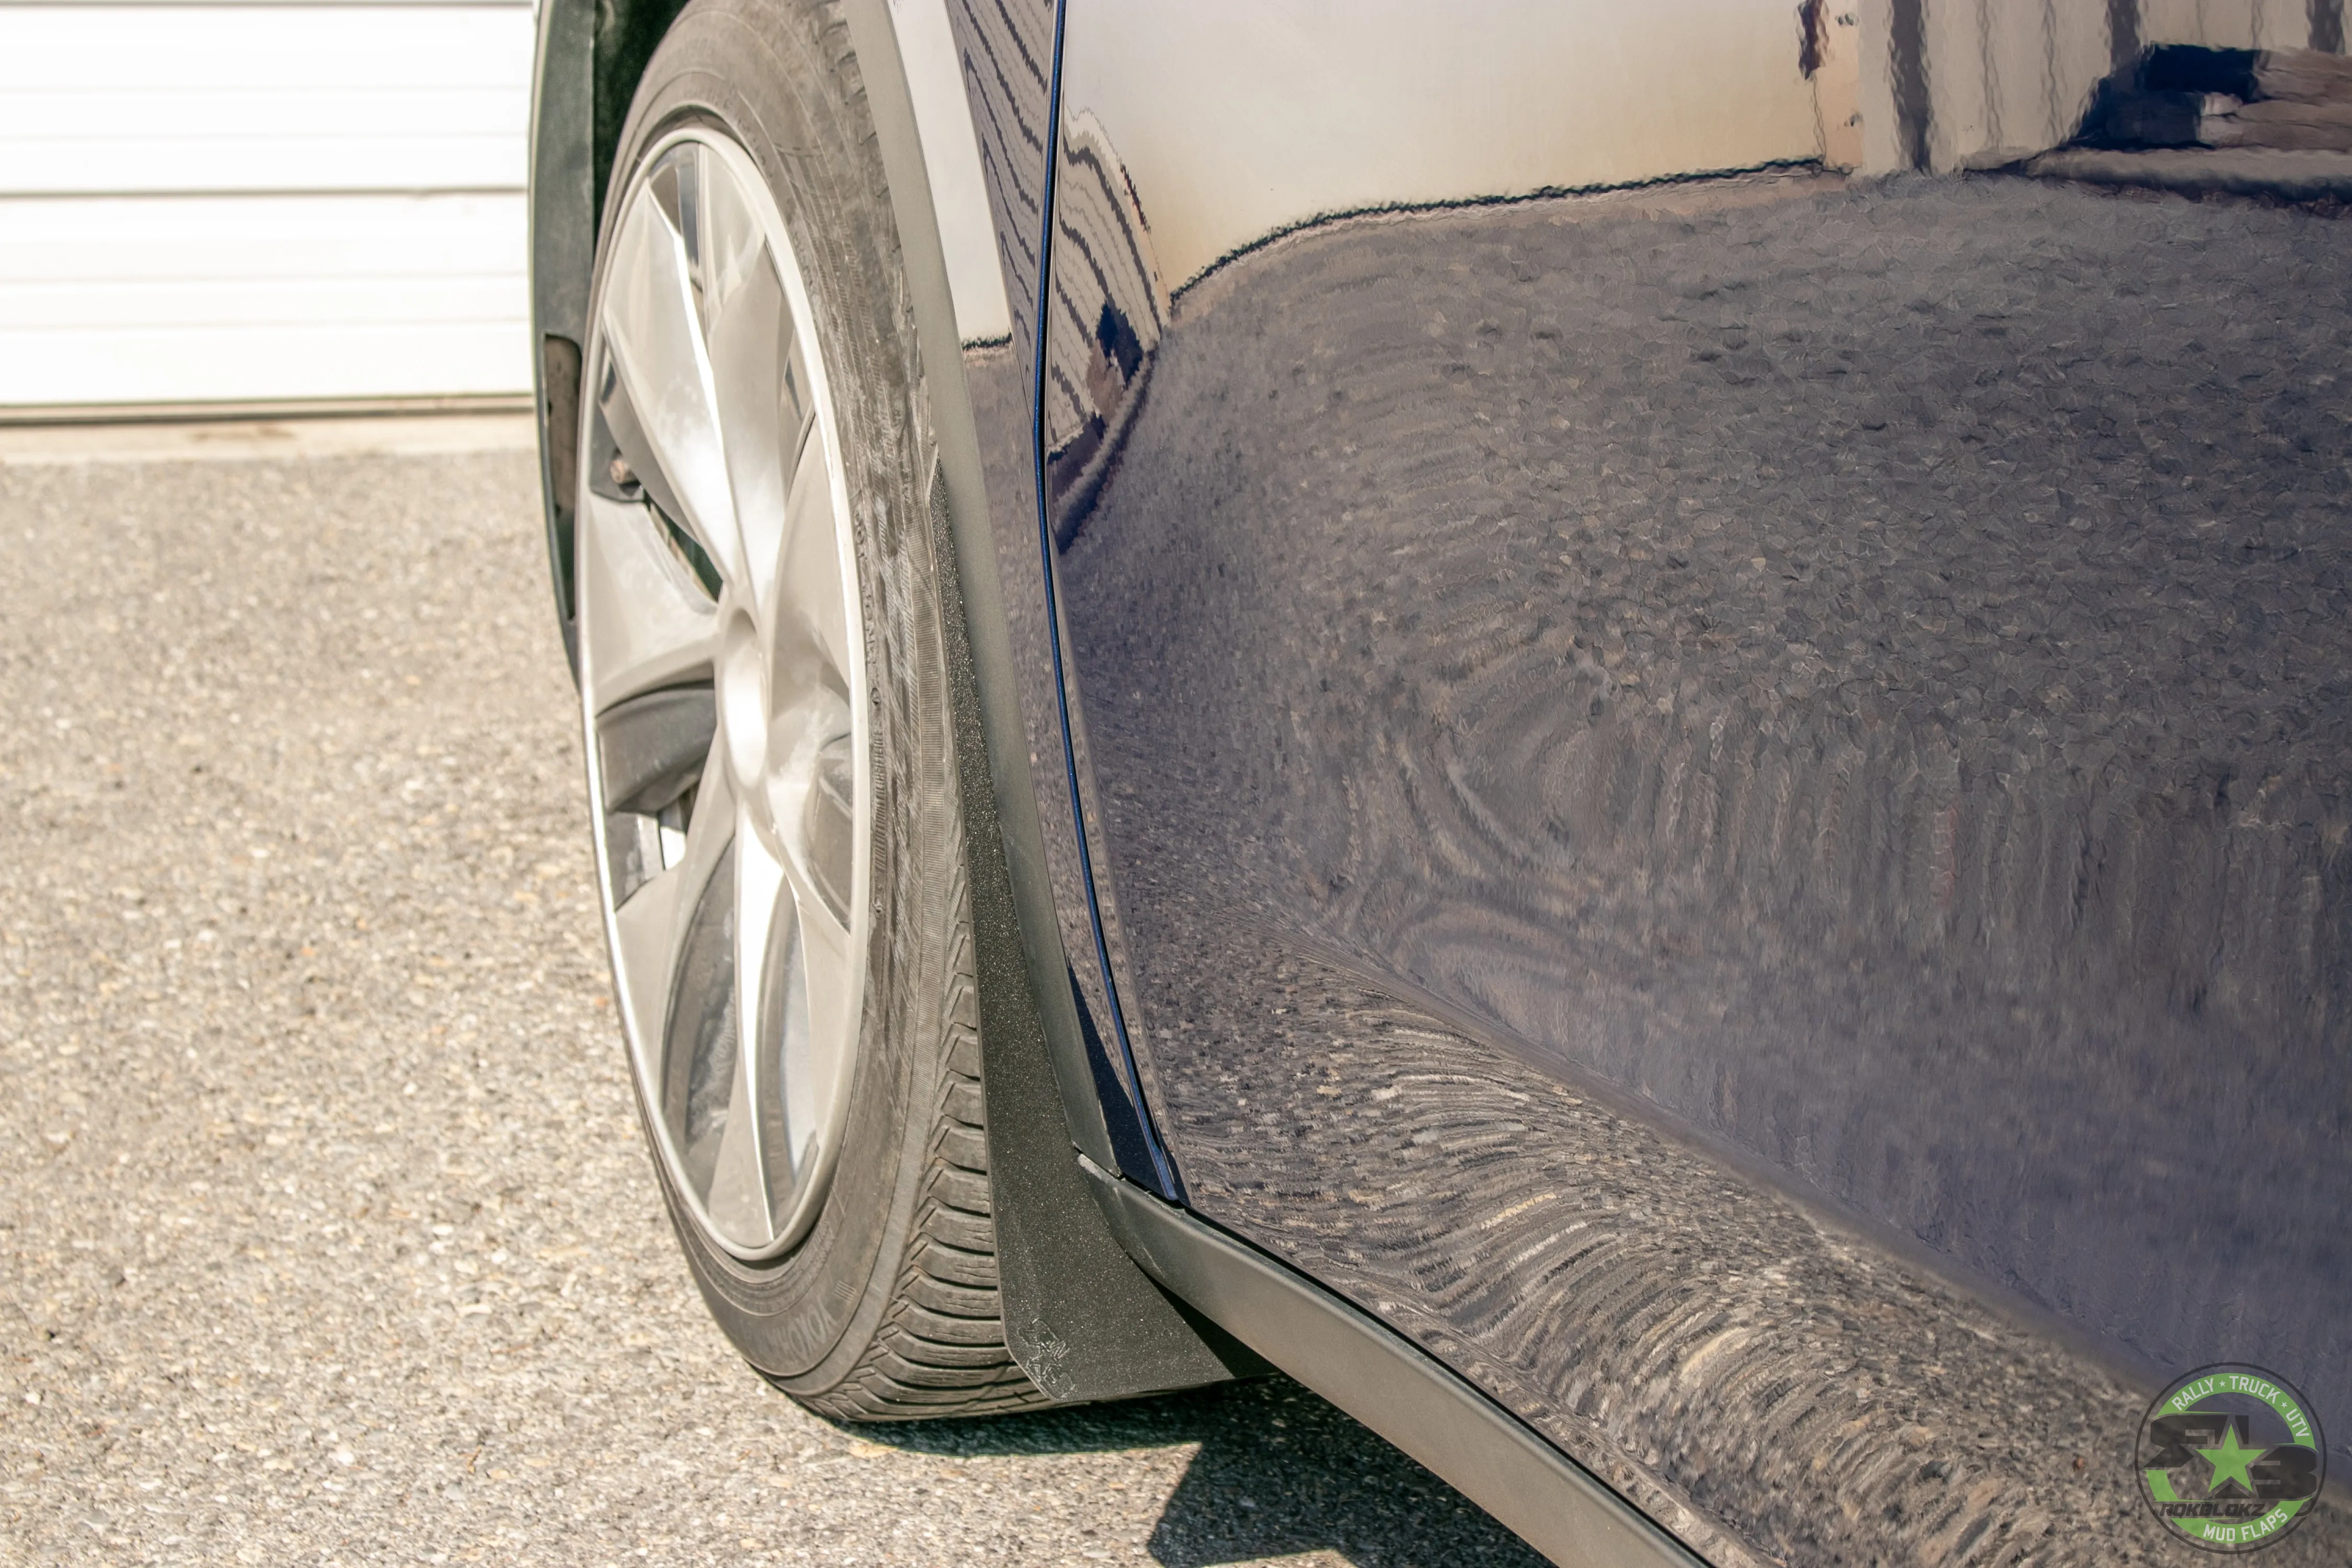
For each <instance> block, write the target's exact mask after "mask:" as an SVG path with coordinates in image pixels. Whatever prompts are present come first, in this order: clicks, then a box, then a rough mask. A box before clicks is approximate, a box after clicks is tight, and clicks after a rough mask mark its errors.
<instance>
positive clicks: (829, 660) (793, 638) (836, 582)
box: [775, 431, 851, 701]
mask: <svg viewBox="0 0 2352 1568" xmlns="http://www.w3.org/2000/svg"><path fill="white" fill-rule="evenodd" d="M824 440H825V437H824V432H823V431H811V432H810V433H809V437H808V439H807V440H806V441H805V442H804V443H803V445H802V447H801V451H800V456H799V458H798V460H797V462H796V463H795V464H794V467H793V488H792V493H791V496H790V499H789V500H787V502H786V506H785V513H784V530H785V539H784V554H783V560H782V570H781V572H780V573H779V579H780V580H779V583H778V596H779V601H780V602H779V603H778V605H777V608H776V617H775V620H776V630H775V650H776V652H775V658H776V662H777V666H778V668H777V675H778V678H779V679H778V685H777V693H778V697H779V700H780V701H793V700H798V699H799V698H800V697H801V696H802V695H803V694H804V693H805V692H807V691H809V690H810V689H813V688H814V687H815V686H817V685H820V684H821V685H824V686H826V687H830V688H831V689H833V690H835V691H836V692H838V693H840V694H841V695H842V696H844V697H846V696H847V695H848V694H849V677H848V671H849V669H850V668H851V653H850V647H849V609H848V605H847V604H846V603H845V599H844V597H843V594H842V586H843V577H842V570H841V535H840V525H839V518H838V514H837V513H836V512H835V498H834V493H833V477H832V472H831V465H830V464H829V463H827V462H826V460H825V451H824Z"/></svg>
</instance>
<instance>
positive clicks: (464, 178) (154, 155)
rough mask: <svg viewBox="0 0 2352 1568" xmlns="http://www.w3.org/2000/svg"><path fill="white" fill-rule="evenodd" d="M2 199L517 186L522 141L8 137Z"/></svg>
mask: <svg viewBox="0 0 2352 1568" xmlns="http://www.w3.org/2000/svg"><path fill="white" fill-rule="evenodd" d="M0 159H5V160H6V163H5V168H6V170H7V173H6V174H5V177H0V195H65V194H68V193H79V192H90V191H95V192H109V193H113V192H138V193H142V194H143V193H148V192H156V193H173V192H213V191H232V192H243V191H371V190H374V191H420V190H465V189H468V188H473V189H483V188H507V189H511V188H513V187H515V186H517V185H520V184H522V182H523V179H524V177H525V174H526V173H527V171H528V169H529V166H530V159H529V153H528V152H527V150H526V148H525V145H524V141H523V138H522V136H521V135H520V133H518V134H515V135H511V136H436V135H429V134H427V135H410V136H343V135H324V134H321V135H312V136H268V137H263V136H249V137H238V136H214V137H206V136H189V137H184V138H181V139H179V140H176V141H163V140H160V139H159V140H156V141H153V142H146V141H135V140H132V139H130V138H123V139H120V140H116V141H99V140H96V139H90V138H84V139H78V140H63V139H48V138H31V137H26V138H16V139H10V138H5V137H0Z"/></svg>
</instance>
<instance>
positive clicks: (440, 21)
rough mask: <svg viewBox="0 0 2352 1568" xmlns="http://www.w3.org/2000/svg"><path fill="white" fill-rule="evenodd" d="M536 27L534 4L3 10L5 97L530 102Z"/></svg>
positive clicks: (0, 77)
mask: <svg viewBox="0 0 2352 1568" xmlns="http://www.w3.org/2000/svg"><path fill="white" fill-rule="evenodd" d="M531 26H532V24H531V12H530V5H527V4H524V5H8V6H5V7H0V46H5V48H0V90H14V89H18V88H33V89H43V90H58V89H68V90H69V89H75V88H80V87H87V88H89V89H91V90H92V91H93V92H99V93H112V94H118V95H121V96H123V97H132V96H135V95H137V94H139V93H142V92H147V91H153V90H157V89H164V90H172V89H209V90H211V91H213V92H215V93H218V94H220V95H222V96H230V95H234V94H236V93H239V92H245V91H248V90H251V89H256V88H260V89H269V88H277V87H284V86H288V85H289V84H299V85H303V86H308V87H314V88H385V87H419V88H452V87H488V88H504V89H521V90H525V91H527V90H528V89H529V85H530V46H531Z"/></svg>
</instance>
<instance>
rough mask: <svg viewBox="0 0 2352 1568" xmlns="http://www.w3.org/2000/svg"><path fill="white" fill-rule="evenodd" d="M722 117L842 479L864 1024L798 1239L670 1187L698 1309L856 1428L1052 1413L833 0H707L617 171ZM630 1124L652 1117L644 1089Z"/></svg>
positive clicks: (679, 33)
mask: <svg viewBox="0 0 2352 1568" xmlns="http://www.w3.org/2000/svg"><path fill="white" fill-rule="evenodd" d="M688 123H699V124H701V125H704V126H706V127H710V128H713V129H716V130H719V131H721V132H725V133H726V134H727V135H728V136H729V137H730V138H731V139H732V140H734V141H735V142H738V143H740V145H741V146H742V147H743V148H744V149H745V150H746V151H747V152H748V153H750V154H751V158H752V160H753V162H754V163H756V164H757V166H758V167H759V170H760V172H761V175H762V177H763V178H764V179H765V180H766V182H767V184H768V186H769V188H770V190H771V191H772V194H773V195H774V197H775V199H776V202H777V204H778V206H779V208H780V210H781V211H782V215H783V217H784V221H785V224H786V226H787V227H788V229H789V230H790V232H791V234H792V236H793V247H794V249H795V251H796V252H797V254H798V257H799V261H800V266H801V268H802V271H803V276H804V279H805V282H806V284H807V286H808V290H809V294H810V296H811V301H812V304H813V306H814V312H815V315H816V318H817V328H818V335H819V337H820V340H821V349H822V352H823V353H824V361H825V365H826V371H827V375H828V379H829V380H830V382H831V384H832V385H833V387H834V389H835V416H836V417H837V420H838V422H839V427H840V434H841V437H842V447H843V448H844V451H845V466H846V468H847V469H848V484H849V492H850V507H851V511H852V513H853V517H854V531H855V534H856V553H857V578H858V590H859V593H860V595H861V596H862V601H863V605H864V618H865V626H866V661H867V670H868V680H869V683H870V689H871V690H872V691H873V693H874V694H875V701H876V706H875V710H874V713H873V733H874V735H875V737H876V743H875V744H874V747H873V758H874V772H875V776H874V779H873V789H874V795H873V798H874V800H875V802H876V808H875V812H874V823H875V828H874V839H875V841H874V846H873V858H874V897H875V910H874V921H873V930H874V932H875V937H874V940H873V942H871V944H870V954H869V961H868V969H867V976H866V987H867V989H866V995H867V997H868V998H869V1004H868V1005H867V1007H866V1013H865V1017H864V1024H863V1034H862V1037H861V1040H860V1045H859V1049H858V1053H857V1058H856V1067H855V1068H854V1076H853V1078H852V1080H851V1089H850V1099H849V1110H848V1112H847V1117H848V1123H847V1128H846V1131H845V1138H844V1142H843V1145H842V1152H841V1154H840V1156H839V1163H838V1164H837V1165H836V1167H835V1172H834V1176H833V1181H832V1185H831V1188H830V1190H829V1191H828V1193H827V1194H826V1195H825V1197H824V1201H823V1202H824V1206H823V1208H822V1210H821V1212H820V1213H819V1215H818V1216H817V1219H816V1221H815V1224H814V1226H813V1227H812V1228H811V1229H810V1230H809V1232H808V1234H807V1235H806V1237H805V1238H804V1239H803V1241H802V1242H801V1243H800V1244H799V1245H798V1246H796V1247H793V1249H792V1250H791V1251H789V1252H787V1253H786V1254H784V1255H783V1256H782V1258H778V1259H776V1260H775V1261H773V1262H772V1263H766V1264H747V1263H744V1262H742V1261H740V1260H739V1259H738V1258H734V1257H732V1256H731V1255H730V1254H729V1253H727V1252H726V1251H724V1250H722V1249H721V1248H719V1247H718V1246H716V1245H715V1244H714V1243H713V1242H712V1241H711V1240H710V1239H709V1237H705V1236H704V1235H703V1234H702V1233H701V1231H700V1229H699V1228H698V1225H697V1222H696V1221H695V1220H694V1218H693V1217H692V1215H691V1211H690V1209H689V1208H688V1205H686V1204H685V1203H684V1202H683V1201H682V1200H681V1197H680V1194H678V1192H677V1190H676V1188H675V1187H674V1186H673V1185H672V1184H671V1182H670V1179H669V1176H668V1173H667V1170H666V1168H665V1166H664V1163H663V1162H662V1161H661V1160H660V1159H658V1158H656V1160H655V1162H654V1163H655V1169H656V1172H657V1173H660V1175H661V1181H662V1186H663V1193H664V1196H665V1198H666V1199H667V1202H668V1205H669V1210H670V1217H671V1220H672V1222H673V1224H674V1225H675V1226H676V1227H677V1234H678V1237H679V1240H680V1242H681V1243H682V1245H683V1247H684V1249H685V1252H686V1256H687V1260H688V1264H689V1265H690V1266H691V1268H693V1271H694V1277H695V1280H696V1283H697V1284H698V1285H699V1286H700V1287H701V1289H702V1295H703V1300H705V1301H707V1302H708V1303H709V1307H710V1311H711V1314H712V1316H714V1317H715V1318H716V1319H717V1320H718V1321H719V1326H720V1327H721V1328H722V1329H724V1330H725V1331H726V1333H727V1336H728V1338H729V1339H730V1341H732V1342H734V1344H735V1346H736V1348H737V1349H739V1350H740V1352H742V1353H743V1356H744V1358H745V1359H746V1360H748V1361H749V1362H750V1363H751V1365H752V1366H753V1367H754V1368H756V1369H757V1370H758V1371H759V1372H760V1373H761V1374H762V1375H763V1376H765V1377H766V1378H767V1379H768V1380H769V1381H770V1382H772V1383H773V1384H776V1386H778V1387H779V1388H782V1389H783V1390H784V1391H785V1392H786V1393H788V1394H791V1395H792V1396H793V1398H795V1399H797V1400H799V1401H800V1402H801V1403H802V1404H803V1405H807V1406H809V1407H810V1408H811V1409H813V1410H815V1411H817V1412H818V1413H820V1414H822V1415H829V1416H834V1417H836V1418H841V1419H846V1420H855V1421H884V1420H903V1419H909V1418H918V1417H926V1416H942V1415H974V1414H979V1413H982V1412H992V1411H1001V1410H1011V1409H1017V1408H1021V1407H1023V1406H1026V1405H1037V1404H1042V1403H1044V1398H1043V1396H1042V1395H1041V1394H1038V1393H1037V1391H1036V1389H1035V1388H1034V1385H1033V1384H1031V1383H1030V1382H1029V1380H1028V1378H1027V1377H1026V1376H1025V1375H1024V1374H1023V1373H1022V1371H1021V1369H1020V1367H1019V1366H1018V1365H1017V1364H1016V1363H1014V1362H1013V1356H1012V1354H1011V1352H1009V1351H1008V1350H1007V1349H1006V1348H1005V1343H1004V1331H1003V1315H1002V1311H1001V1310H1000V1307H999V1301H998V1295H997V1274H996V1257H995V1237H994V1229H993V1225H992V1220H991V1217H990V1206H989V1178H988V1146H987V1138H986V1134H985V1131H984V1126H983V1120H982V1094H981V1084H980V1038H979V1032H978V1017H977V1007H976V1002H975V997H974V992H973V975H972V963H973V952H972V935H971V900H970V898H969V896H968V892H967V887H966V868H965V858H964V813H963V806H962V802H961V797H960V795H959V792H958V788H957V782H956V773H955V768H954V752H953V746H952V726H951V721H950V714H949V712H948V709H947V691H948V682H947V669H948V666H947V661H946V650H945V647H944V644H943V638H944V636H945V633H944V630H943V627H944V626H945V625H946V621H945V617H944V616H943V613H942V608H943V606H942V601H941V595H942V592H943V588H944V582H943V578H942V574H941V564H940V559H939V557H938V555H937V554H936V553H935V551H936V548H937V546H938V543H939V542H938V541H937V540H936V539H935V537H934V534H933V531H932V529H931V527H930V524H929V508H928V506H927V505H926V504H925V500H926V498H927V494H928V490H929V485H928V482H927V481H928V479H929V475H930V474H931V472H932V468H933V464H934V461H935V457H934V446H933V440H932V436H931V429H930V420H929V408H928V405H927V403H926V400H925V395H924V391H923V384H922V376H921V370H920V363H919V358H918V354H917V351H916V346H915V333H914V323H913V321H912V320H911V316H910V311H909V307H908V291H907V288H906V285H905V281H904V277H903V264H902V262H901V260H900V257H899V252H898V233H897V228H896V226H895V224H894V221H893V219H892V216H891V212H890V205H889V200H888V193H887V185H886V182H885V178H884V174H883V169H882V163H881V159H880V156H879V153H878V152H877V146H876V142H875V137H874V132H873V127H872V123H871V120H870V117H869V115H868V112H867V110H866V100H865V91H864V88H863V86H862V84H861V80H860V78H859V75H858V69H857V64H856V58H855V57H854V55H853V52H852V50H851V47H850V43H849V34H848V29H847V26H846V25H845V22H844V20H843V19H842V16H841V15H840V13H839V11H838V10H837V9H836V8H835V6H833V5H823V4H808V3H794V0H695V3H694V4H692V5H688V7H687V8H686V10H685V11H684V12H683V13H682V14H680V16H678V17H677V21H676V22H675V23H674V24H673V25H672V26H671V27H670V30H669V32H668V34H667V37H664V39H663V40H662V43H661V45H660V47H658V48H657V49H656V51H655V53H654V55H653V58H652V59H651V61H650V62H649V63H648V65H647V67H646V73H645V76H644V78H643V79H642V80H641V81H640V83H639V85H638V88H637V91H636V96H635V100H634V102H633V103H632V104H631V106H630V110H629V115H628V119H627V121H626V122H625V125H624V127H623V129H622V133H621V138H620V142H619V146H618V148H617V149H616V154H615V157H614V163H613V181H612V186H611V195H610V198H609V199H608V200H607V202H606V205H605V217H604V228H605V232H604V234H603V235H601V236H600V237H599V243H598V247H597V257H598V260H597V275H596V284H595V288H596V291H597V295H598V297H600V298H601V295H602V291H603V289H604V267H605V257H606V255H607V252H608V250H609V247H610V246H611V243H612V229H613V225H614V215H615V214H616V212H617V211H618V210H619V207H620V205H621V196H622V194H623V193H624V192H625V190H626V189H627V188H628V186H629V182H630V180H631V178H632V176H633V175H634V174H635V171H636V169H637V166H638V164H639V163H641V162H642V161H643V160H644V159H645V157H646V153H647V151H648V149H649V148H651V147H652V146H653V145H654V144H655V143H656V142H657V141H658V140H659V139H660V138H661V137H662V136H663V135H665V134H666V133H667V132H670V131H672V130H673V129H675V128H677V127H679V126H681V125H683V124H688ZM639 1110H640V1113H641V1115H644V1116H646V1117H647V1118H648V1125H647V1136H648V1138H649V1139H650V1138H651V1137H652V1136H653V1130H652V1125H651V1121H650V1117H651V1115H652V1110H651V1108H649V1107H647V1106H646V1105H645V1104H644V1103H643V1102H642V1099H641V1100H640V1105H639Z"/></svg>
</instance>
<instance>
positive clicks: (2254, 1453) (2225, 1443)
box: [2197, 1421, 2270, 1497]
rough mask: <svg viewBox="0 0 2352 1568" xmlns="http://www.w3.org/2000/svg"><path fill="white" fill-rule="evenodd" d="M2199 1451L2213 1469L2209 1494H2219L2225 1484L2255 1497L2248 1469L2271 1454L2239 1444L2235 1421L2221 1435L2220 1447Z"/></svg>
mask: <svg viewBox="0 0 2352 1568" xmlns="http://www.w3.org/2000/svg"><path fill="white" fill-rule="evenodd" d="M2197 1451H2198V1452H2199V1453H2200V1454H2202V1455H2203V1456H2205V1462H2206V1463H2207V1464H2209V1465H2210V1466H2212V1467H2213V1479H2211V1480H2210V1481H2208V1482H2207V1483H2206V1490H2207V1491H2208V1492H2209V1493H2212V1492H2219V1491H2220V1490H2221V1488H2222V1487H2223V1485H2225V1484H2233V1485H2235V1486H2237V1487H2239V1488H2240V1489H2242V1490H2243V1491H2244V1492H2245V1494H2246V1495H2247V1496H2248V1497H2252V1496H2253V1495H2254V1478H2253V1477H2252V1476H2251V1475H2249V1474H2247V1472H2246V1467H2247V1466H2249V1465H2251V1464H2252V1463H2253V1462H2254V1461H2255V1460H2256V1459H2259V1458H2262V1457H2263V1455H2265V1454H2267V1453H2269V1452H2270V1450H2269V1449H2268V1448H2249V1447H2243V1446H2242V1445H2241V1444H2240V1443H2239V1442H2238V1424H2237V1423H2236V1422H2235V1421H2232V1422H2231V1423H2230V1426H2229V1429H2228V1430H2227V1431H2225V1432H2223V1433H2222V1434H2221V1447H2218V1448H2200V1449H2198V1450H2197Z"/></svg>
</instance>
